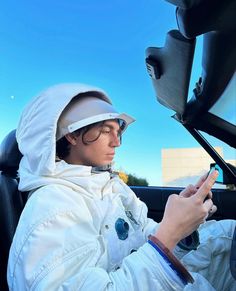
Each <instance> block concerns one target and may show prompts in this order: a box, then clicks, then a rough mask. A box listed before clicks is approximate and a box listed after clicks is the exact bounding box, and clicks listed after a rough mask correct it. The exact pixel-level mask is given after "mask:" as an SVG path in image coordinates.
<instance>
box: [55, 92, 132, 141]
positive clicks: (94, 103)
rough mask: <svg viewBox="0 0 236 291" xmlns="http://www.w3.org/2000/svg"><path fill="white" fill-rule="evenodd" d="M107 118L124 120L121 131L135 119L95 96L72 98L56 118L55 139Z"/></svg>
mask: <svg viewBox="0 0 236 291" xmlns="http://www.w3.org/2000/svg"><path fill="white" fill-rule="evenodd" d="M109 119H121V120H123V121H124V122H125V126H124V128H123V131H124V130H125V129H126V128H127V126H128V125H129V124H130V123H132V122H134V121H135V119H134V118H133V117H131V116H129V115H127V114H125V113H121V114H120V113H118V112H117V111H116V110H115V109H114V107H113V106H112V105H111V104H109V103H108V102H106V101H104V100H102V99H99V98H97V97H87V96H86V97H80V98H79V97H78V98H74V99H73V100H72V101H71V102H70V103H69V104H68V105H67V106H66V108H65V109H64V110H63V112H62V114H61V116H60V118H59V120H58V123H57V134H56V140H57V141H58V140H59V139H60V138H62V137H63V136H65V135H66V134H67V133H71V132H73V131H75V130H77V129H80V128H82V127H84V126H87V125H90V124H93V123H96V122H99V121H104V120H109Z"/></svg>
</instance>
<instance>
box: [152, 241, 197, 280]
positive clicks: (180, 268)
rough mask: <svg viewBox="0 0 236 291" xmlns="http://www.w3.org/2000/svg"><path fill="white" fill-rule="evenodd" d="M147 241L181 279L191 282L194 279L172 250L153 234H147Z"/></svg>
mask: <svg viewBox="0 0 236 291" xmlns="http://www.w3.org/2000/svg"><path fill="white" fill-rule="evenodd" d="M148 242H149V243H150V244H151V245H152V246H153V247H154V248H155V249H156V250H157V251H158V252H159V254H160V255H161V256H162V257H163V258H164V259H165V260H166V261H168V263H169V266H170V267H171V268H172V270H174V271H175V272H176V273H177V275H178V276H179V277H180V278H181V280H182V281H183V282H184V283H185V284H188V283H193V282H194V279H193V277H192V276H191V274H190V273H189V272H188V270H187V269H186V268H185V267H184V265H183V264H182V263H181V262H180V261H179V260H178V259H177V258H176V257H175V256H174V255H173V254H172V252H171V251H170V250H169V249H168V248H167V247H165V246H164V245H163V243H162V242H160V241H159V239H157V238H156V237H155V236H153V235H149V236H148Z"/></svg>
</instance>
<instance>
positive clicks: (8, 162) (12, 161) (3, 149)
mask: <svg viewBox="0 0 236 291" xmlns="http://www.w3.org/2000/svg"><path fill="white" fill-rule="evenodd" d="M21 157H22V155H21V153H20V151H19V149H18V145H17V142H16V137H15V130H13V131H11V132H10V133H9V134H8V135H7V136H6V137H5V139H4V140H3V141H2V143H1V145H0V229H1V239H0V286H1V288H0V289H1V290H8V287H7V280H6V270H7V261H8V253H9V248H10V245H11V242H12V239H13V236H14V232H15V229H16V226H17V223H18V220H19V217H20V214H21V211H22V209H23V207H24V201H23V199H22V196H21V193H20V192H19V191H18V179H17V170H18V167H19V162H20V159H21Z"/></svg>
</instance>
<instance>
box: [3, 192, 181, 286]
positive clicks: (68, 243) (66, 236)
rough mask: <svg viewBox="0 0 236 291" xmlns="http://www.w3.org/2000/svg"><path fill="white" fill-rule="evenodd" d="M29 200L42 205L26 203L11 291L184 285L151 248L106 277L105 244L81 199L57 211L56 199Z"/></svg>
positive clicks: (11, 265) (12, 253)
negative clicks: (48, 200) (74, 205)
mask: <svg viewBox="0 0 236 291" xmlns="http://www.w3.org/2000/svg"><path fill="white" fill-rule="evenodd" d="M42 194H44V195H45V193H42ZM57 194H58V193H57ZM67 196H68V194H67ZM39 197H41V198H40V199H39ZM31 199H35V200H37V199H38V200H37V201H34V203H31V201H28V202H27V207H26V208H25V209H24V212H23V214H22V216H21V219H20V222H19V225H18V228H17V232H16V235H15V237H14V241H13V244H12V247H11V251H10V256H9V264H8V284H9V288H10V290H86V291H87V290H91V291H92V290H96V291H99V290H122V291H123V290H129V291H132V290H134V291H139V290H182V289H183V287H184V285H183V283H182V281H181V280H180V279H179V277H178V276H177V275H176V274H175V272H174V271H173V270H172V269H171V268H170V267H169V265H168V264H167V262H166V261H165V260H164V259H163V258H162V257H161V256H160V255H159V253H158V252H157V251H156V250H155V249H154V248H153V247H152V246H151V245H149V243H145V244H144V245H143V246H142V247H140V248H139V249H138V250H137V252H134V253H132V254H130V255H128V256H127V257H125V258H124V259H123V262H122V265H121V267H120V268H119V269H118V270H116V271H113V272H107V271H106V267H105V266H106V265H107V261H108V260H109V257H108V254H107V250H106V245H105V242H104V240H103V237H102V236H101V235H100V234H99V232H98V231H97V229H95V227H94V223H93V217H92V215H91V212H90V210H89V209H88V207H87V205H86V203H85V202H84V200H83V199H81V198H80V199H79V198H77V202H76V203H77V205H76V207H74V208H73V207H71V205H73V204H72V201H70V199H72V198H71V196H68V197H67V198H66V199H64V200H62V201H63V202H61V204H62V206H63V207H60V203H59V202H58V201H57V207H56V208H53V204H54V203H55V201H54V203H53V199H51V204H50V205H46V203H48V202H47V200H46V201H45V198H44V196H43V195H38V196H37V195H32V197H31V198H30V200H31ZM55 199H58V196H57V195H55ZM42 204H44V205H42ZM78 206H79V207H78ZM39 209H48V212H47V211H46V210H44V211H45V212H44V213H40V211H39ZM52 209H53V210H52ZM30 217H32V219H31V221H30V219H29V218H30Z"/></svg>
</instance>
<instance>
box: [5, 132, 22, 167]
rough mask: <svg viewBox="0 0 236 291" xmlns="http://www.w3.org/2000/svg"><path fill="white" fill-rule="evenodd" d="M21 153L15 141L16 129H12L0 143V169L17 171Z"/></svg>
mask: <svg viewBox="0 0 236 291" xmlns="http://www.w3.org/2000/svg"><path fill="white" fill-rule="evenodd" d="M21 158H22V154H21V152H20V151H19V148H18V144H17V141H16V130H15V129H14V130H12V131H11V132H10V133H9V134H8V135H7V136H6V137H5V138H4V140H3V141H2V143H1V144H0V171H5V172H12V171H17V170H18V168H19V163H20V160H21Z"/></svg>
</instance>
